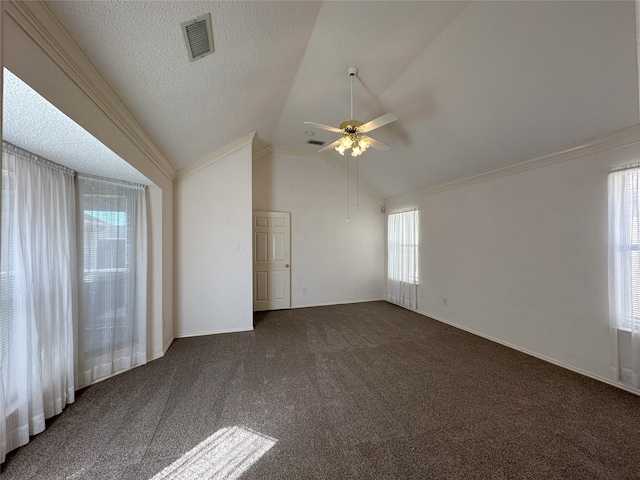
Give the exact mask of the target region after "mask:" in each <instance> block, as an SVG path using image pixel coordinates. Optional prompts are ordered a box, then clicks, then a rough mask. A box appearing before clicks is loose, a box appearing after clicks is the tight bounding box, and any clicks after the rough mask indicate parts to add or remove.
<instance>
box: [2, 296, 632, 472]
mask: <svg viewBox="0 0 640 480" xmlns="http://www.w3.org/2000/svg"><path fill="white" fill-rule="evenodd" d="M255 327H256V328H255V331H254V332H245V333H234V334H225V335H215V336H207V337H197V338H188V339H177V340H175V342H174V343H173V345H172V346H171V348H170V349H169V351H168V352H167V354H166V355H165V356H164V357H163V358H161V359H159V360H156V361H153V362H151V363H150V364H148V365H146V366H144V367H140V368H136V369H134V370H132V371H130V372H127V373H124V374H122V375H118V376H116V377H114V378H112V379H109V380H106V381H104V382H101V383H99V384H97V385H94V386H91V387H89V388H86V389H84V390H82V391H80V392H78V396H77V401H76V402H75V403H74V404H72V405H70V406H69V407H68V408H67V409H66V410H65V411H64V412H63V413H62V414H61V415H59V416H58V417H56V418H55V419H52V421H51V422H50V426H49V428H48V429H47V430H46V431H45V432H44V433H42V434H40V435H38V436H36V437H35V438H33V439H32V441H31V443H30V444H29V445H27V446H26V447H23V448H21V449H18V450H16V451H15V452H13V453H11V454H9V456H8V459H7V462H6V463H5V464H4V465H3V468H2V479H3V480H4V479H14V478H16V479H17V478H19V479H31V478H33V479H36V478H37V479H40V478H43V479H44V478H46V479H57V478H73V479H111V478H113V479H150V478H152V477H154V476H155V475H157V474H159V472H162V471H163V469H167V467H169V466H170V465H171V464H172V463H173V462H174V461H176V460H177V459H179V458H181V457H182V456H183V455H184V454H186V453H187V452H189V451H195V450H198V449H201V450H202V449H203V448H204V447H202V445H205V444H207V441H210V440H207V439H214V440H215V439H216V438H223V437H225V436H226V437H228V436H229V435H230V432H250V433H249V434H250V435H253V436H254V438H260V439H268V440H269V441H271V440H273V441H275V443H273V442H271V443H269V444H266V446H264V448H263V449H262V450H261V451H260V455H262V456H261V457H259V455H256V457H259V458H257V459H255V460H251V461H255V463H253V464H252V466H250V467H249V469H248V470H246V471H245V473H244V474H243V476H242V478H246V479H312V478H319V479H341V478H363V479H365V478H371V479H400V478H420V479H423V478H425V479H426V478H437V479H447V478H451V479H467V478H477V479H488V478H517V479H528V478H531V479H534V478H535V479H567V478H576V479H617V480H619V479H631V478H635V479H638V478H640V397H638V396H635V395H633V394H630V393H628V392H625V391H623V390H620V389H617V388H614V387H611V386H608V385H606V384H603V383H601V382H598V381H595V380H592V379H589V378H586V377H583V376H581V375H578V374H575V373H573V372H570V371H567V370H564V369H562V368H559V367H556V366H554V365H551V364H548V363H546V362H543V361H541V360H538V359H536V358H533V357H530V356H527V355H525V354H522V353H519V352H517V351H514V350H511V349H509V348H506V347H503V346H501V345H498V344H495V343H492V342H490V341H487V340H484V339H482V338H479V337H476V336H474V335H471V334H469V333H466V332H463V331H461V330H457V329H455V328H452V327H450V326H447V325H444V324H442V323H440V322H437V321H434V320H431V319H428V318H426V317H423V316H421V315H418V314H415V313H413V312H410V311H408V310H404V309H402V308H399V307H396V306H393V305H390V304H388V303H385V302H371V303H362V304H351V305H339V306H330V307H316V308H306V309H295V310H285V311H276V312H264V313H258V314H256V317H255ZM234 434H235V433H234ZM245 443H246V442H245ZM207 448H209V450H215V451H217V452H218V454H217V457H216V458H222V457H224V458H226V457H227V456H231V454H227V453H226V452H227V451H231V450H229V447H226V448H227V450H221V449H220V446H219V445H215V444H214V446H213V447H211V446H209V447H207ZM192 449H195V450H192ZM203 451H204V450H203ZM265 451H266V453H265ZM221 452H222V453H221ZM243 458H244V460H243V461H244V463H245V464H246V463H250V462H248V461H247V458H249V457H246V456H245V457H243ZM230 461H231V460H230ZM234 465H235V464H234ZM245 466H248V465H245ZM171 468H173V467H171ZM226 468H227V471H229V470H233V469H234V468H235V466H233V465H231V464H229V465H227V466H226ZM243 468H244V467H243ZM169 470H170V468H169V469H167V471H169ZM237 473H239V470H236V474H237ZM231 476H233V475H231ZM236 476H237V475H236ZM156 478H161V477H156ZM162 478H165V477H162ZM167 478H168V477H167ZM184 478H189V477H188V476H187V477H184ZM192 478H195V477H193V475H192Z"/></svg>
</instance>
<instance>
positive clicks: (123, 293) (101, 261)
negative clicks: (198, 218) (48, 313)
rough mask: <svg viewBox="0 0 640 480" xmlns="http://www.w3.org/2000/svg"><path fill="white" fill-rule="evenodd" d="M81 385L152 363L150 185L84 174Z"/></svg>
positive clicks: (80, 196) (80, 223) (81, 181)
mask: <svg viewBox="0 0 640 480" xmlns="http://www.w3.org/2000/svg"><path fill="white" fill-rule="evenodd" d="M78 215H79V216H78V227H79V230H80V232H81V234H80V235H79V236H78V238H79V241H80V239H82V240H81V249H80V251H81V253H80V254H79V256H78V261H79V264H80V276H81V278H82V279H83V281H82V285H81V287H80V322H79V329H78V385H79V386H83V385H87V384H89V383H91V382H93V381H95V380H98V379H100V378H104V377H106V376H108V375H111V374H113V373H115V372H118V371H121V370H125V369H129V368H131V367H133V366H136V365H142V364H144V363H146V358H147V356H146V324H147V311H146V305H147V288H146V285H147V248H146V247H147V233H146V232H147V228H146V226H147V214H146V197H145V187H144V186H140V185H132V184H129V183H124V182H118V181H115V180H114V181H112V180H107V179H101V178H95V177H87V176H82V175H78Z"/></svg>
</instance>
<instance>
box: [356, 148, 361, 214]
mask: <svg viewBox="0 0 640 480" xmlns="http://www.w3.org/2000/svg"><path fill="white" fill-rule="evenodd" d="M356 209H357V210H360V174H359V173H358V157H356Z"/></svg>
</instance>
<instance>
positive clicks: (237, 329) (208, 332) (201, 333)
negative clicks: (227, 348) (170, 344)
mask: <svg viewBox="0 0 640 480" xmlns="http://www.w3.org/2000/svg"><path fill="white" fill-rule="evenodd" d="M252 331H253V327H251V328H229V329H224V330H211V331H206V332H195V333H186V334H179V335H176V336H175V338H191V337H202V336H204V335H219V334H221V333H238V332H252Z"/></svg>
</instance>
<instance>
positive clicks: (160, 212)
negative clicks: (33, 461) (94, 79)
mask: <svg viewBox="0 0 640 480" xmlns="http://www.w3.org/2000/svg"><path fill="white" fill-rule="evenodd" d="M27 6H28V7H29V8H34V9H36V13H38V14H44V16H41V17H39V20H43V21H45V25H46V27H45V28H47V29H48V30H47V32H48V34H49V35H50V36H49V37H48V38H54V39H55V40H56V41H61V42H62V44H61V45H63V46H64V47H69V50H65V51H63V52H62V54H61V55H60V51H58V54H56V53H52V50H51V44H50V43H47V42H46V41H43V40H42V38H41V37H40V35H39V34H38V33H39V32H41V30H40V31H38V30H36V31H33V30H30V29H32V28H33V25H32V24H30V23H29V22H27V21H26V20H24V19H22V17H21V15H20V14H19V13H20V12H19V11H17V10H16V6H15V5H10V4H8V3H7V2H2V7H3V9H6V10H5V11H4V13H3V14H4V18H3V20H4V21H3V26H2V30H3V31H2V35H3V39H2V52H3V66H6V67H7V68H8V69H9V70H11V71H12V72H13V73H14V74H16V75H17V76H18V77H20V78H21V79H22V80H23V81H24V82H25V83H27V84H29V85H30V86H31V87H32V88H33V89H34V90H36V91H37V92H38V93H39V94H40V95H42V96H43V97H44V98H46V99H47V100H48V101H49V102H51V103H52V104H53V105H55V106H56V107H57V108H58V109H59V110H61V111H62V112H64V113H65V114H66V115H67V116H68V117H70V118H71V119H73V120H74V121H75V122H76V123H78V124H79V125H80V126H82V127H83V128H84V129H85V130H87V131H88V132H90V133H91V134H92V135H93V136H95V137H96V138H97V139H98V140H100V141H101V142H102V143H104V144H105V145H106V146H107V147H108V148H110V149H111V150H112V151H114V152H115V153H116V154H118V155H119V156H120V157H121V158H122V159H124V160H125V161H127V162H128V163H130V164H131V165H133V166H134V167H135V168H136V169H138V170H139V171H140V172H141V173H142V174H143V175H145V176H146V177H147V178H148V179H150V180H151V181H152V182H154V184H155V186H154V187H150V191H149V200H150V209H149V227H150V235H149V238H150V246H149V275H150V282H149V304H148V312H149V314H148V328H147V332H148V348H147V357H148V359H152V358H156V357H159V356H161V355H162V354H163V353H164V351H165V349H166V347H167V346H168V345H169V343H170V342H171V340H172V339H173V316H172V310H173V284H172V270H173V267H172V262H173V252H172V249H173V238H172V232H173V183H172V181H171V179H170V178H168V177H167V175H166V174H165V173H163V172H162V171H161V170H160V169H159V168H158V167H157V166H156V165H155V164H154V163H153V162H152V161H151V160H150V158H149V156H148V155H146V154H145V153H144V152H143V151H142V150H141V148H140V143H137V144H136V143H135V142H134V141H133V140H132V138H131V136H130V135H128V134H127V132H125V131H124V130H123V129H122V128H121V126H118V125H117V124H116V123H115V122H114V120H113V118H112V116H113V112H110V113H109V114H108V113H107V112H106V111H105V106H104V105H99V101H98V100H97V99H98V98H99V95H101V94H102V93H104V92H100V93H99V94H98V95H94V96H90V95H88V94H87V93H85V91H83V90H82V89H81V88H80V86H79V85H78V82H76V81H74V80H72V78H71V77H70V74H76V75H77V74H78V71H80V72H81V73H80V74H81V75H86V76H89V77H90V76H91V75H95V72H92V71H90V70H82V69H83V63H82V62H80V63H76V64H75V66H74V67H75V69H76V70H75V71H74V72H73V73H70V72H71V71H72V70H73V69H71V68H70V67H69V65H68V64H67V65H65V67H64V68H63V67H61V66H60V61H61V58H64V57H66V58H67V59H76V60H81V59H80V57H78V52H77V51H75V50H74V49H73V46H72V45H70V44H69V43H67V42H68V37H67V36H66V33H65V32H64V31H63V30H61V29H60V27H59V25H57V24H56V23H55V22H47V21H46V20H47V15H46V13H47V12H46V10H43V7H42V6H41V5H39V4H33V5H27ZM20 8H26V7H25V6H20ZM40 28H42V26H41V27H40ZM25 30H27V31H29V34H27V32H26V31H25ZM34 37H35V38H38V41H37V42H36V41H34ZM58 46H60V44H59V45H58ZM45 48H46V49H47V51H45ZM76 48H77V47H76ZM63 63H64V62H63ZM78 69H79V70H78ZM99 80H102V79H101V78H100V79H99ZM102 81H103V80H102ZM106 94H107V95H108V94H109V92H107V93H106ZM129 134H130V132H129Z"/></svg>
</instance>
